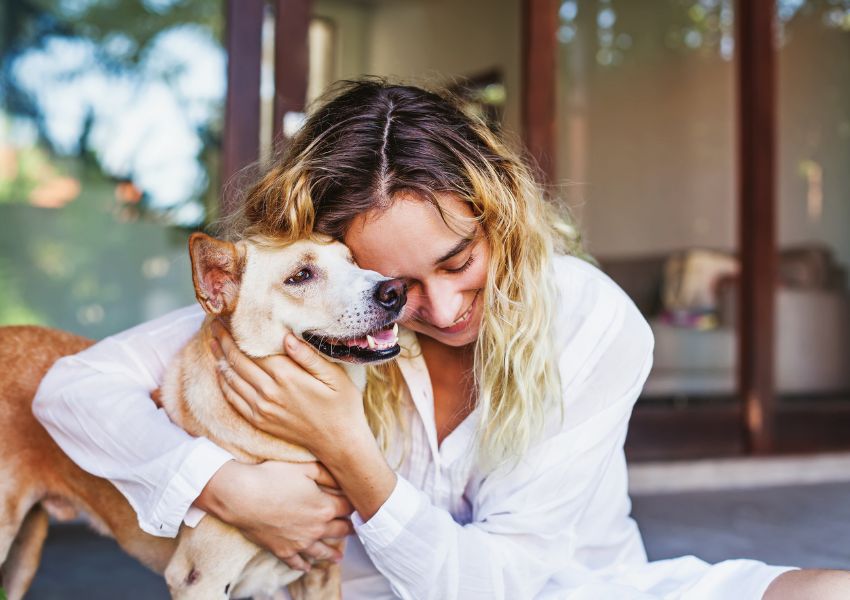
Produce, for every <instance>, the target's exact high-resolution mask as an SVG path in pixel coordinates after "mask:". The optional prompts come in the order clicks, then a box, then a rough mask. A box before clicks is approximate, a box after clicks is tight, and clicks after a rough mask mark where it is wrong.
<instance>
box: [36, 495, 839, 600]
mask: <svg viewBox="0 0 850 600" xmlns="http://www.w3.org/2000/svg"><path fill="white" fill-rule="evenodd" d="M633 501H634V515H635V518H636V519H637V521H638V523H639V524H640V527H641V530H642V531H643V535H644V540H645V542H646V547H647V551H648V553H649V555H650V558H652V559H660V558H670V557H675V556H681V555H684V554H695V555H697V556H699V557H701V558H703V559H705V560H708V561H711V562H715V561H719V560H723V559H726V558H756V559H759V560H763V561H765V562H768V563H772V564H784V565H797V566H804V567H831V568H844V569H850V483H832V484H818V485H809V486H788V487H774V488H763V489H755V490H734V491H711V492H687V493H676V494H655V495H639V496H635V497H634V498H633ZM167 597H168V596H167V593H166V589H165V586H164V585H163V583H162V581H161V580H160V579H159V577H157V576H156V575H153V574H152V573H150V572H149V571H147V570H146V569H145V568H143V567H141V566H139V565H138V564H137V563H136V562H135V561H134V560H133V559H131V558H128V557H126V556H125V555H123V554H122V553H121V551H120V550H119V549H118V547H117V546H116V545H115V543H114V542H112V541H111V540H108V539H104V538H100V537H98V536H97V535H95V534H93V533H91V532H89V531H88V530H86V529H85V528H84V527H82V526H79V525H63V526H56V527H54V528H53V529H52V531H51V534H50V537H49V538H48V542H47V546H46V547H45V550H44V558H43V561H42V566H41V569H40V571H39V573H38V575H37V576H36V579H35V582H34V583H33V587H32V589H31V592H30V594H29V595H28V596H27V598H28V599H30V600H66V599H68V598H86V599H87V600H114V599H115V598H121V600H143V599H144V600H156V599H159V598H163V599H164V598H167Z"/></svg>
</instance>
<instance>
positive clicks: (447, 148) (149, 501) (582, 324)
mask: <svg viewBox="0 0 850 600" xmlns="http://www.w3.org/2000/svg"><path fill="white" fill-rule="evenodd" d="M227 225H228V226H229V231H230V232H231V235H232V237H233V239H234V240H236V243H237V245H238V244H239V243H240V241H239V240H254V239H257V238H267V239H273V240H276V243H278V244H282V245H290V244H297V243H299V240H303V239H305V238H315V236H317V235H325V236H330V237H332V238H333V239H335V240H337V241H344V242H346V244H348V246H349V248H350V250H351V253H352V255H353V257H354V259H355V260H356V262H357V263H358V264H359V265H360V266H361V267H363V268H365V269H373V270H377V271H380V272H381V273H382V274H383V275H385V276H389V277H392V278H393V279H392V281H396V282H399V283H393V284H391V285H388V287H387V289H381V288H380V286H379V288H378V291H377V293H376V297H375V300H376V301H377V302H378V304H381V305H385V304H386V305H390V306H392V307H393V308H394V309H395V308H401V307H400V306H399V305H400V304H401V300H402V299H403V296H402V292H401V289H403V287H402V288H399V287H398V286H399V285H401V286H406V288H407V291H406V298H404V299H406V303H405V305H404V307H403V308H402V310H401V313H400V314H399V316H398V322H399V324H400V325H401V328H400V331H399V342H400V346H401V352H400V354H399V356H398V359H397V360H395V361H392V362H387V363H384V364H382V365H379V366H377V367H370V368H369V370H368V375H367V384H366V388H365V391H364V393H363V394H362V395H361V393H360V391H359V390H358V389H357V387H356V386H355V385H352V382H351V380H350V379H349V378H348V376H347V375H346V373H345V371H344V370H343V369H342V368H341V367H340V365H338V364H335V363H333V362H331V361H328V360H327V359H326V356H325V355H323V354H322V353H320V352H317V351H316V350H315V349H314V347H313V346H312V345H310V344H309V343H305V342H304V341H303V340H302V339H299V336H298V335H292V334H287V335H286V337H285V339H284V340H281V341H282V342H283V349H282V350H283V353H285V356H279V355H276V356H266V357H263V358H252V356H254V355H253V354H252V353H251V352H245V351H244V350H245V348H244V346H245V340H248V341H250V338H251V336H245V335H244V331H241V330H240V328H241V327H242V325H239V326H238V327H236V326H234V327H233V331H232V334H233V335H231V334H230V333H229V332H228V331H227V330H226V328H225V327H223V326H216V327H215V328H214V335H215V341H214V342H211V347H212V350H213V352H214V353H215V354H216V358H217V360H218V364H219V365H220V368H221V370H222V373H223V374H222V376H221V377H219V385H220V387H221V390H222V392H223V394H224V397H225V398H226V399H227V401H228V402H229V403H230V406H232V407H233V409H235V411H237V412H238V414H239V415H240V416H241V418H242V419H244V421H245V423H248V424H250V425H251V426H253V427H254V428H256V429H259V430H261V431H263V432H265V433H267V434H269V435H271V436H273V437H274V438H279V439H281V440H283V441H285V442H288V443H292V444H297V445H300V446H302V447H304V448H306V449H307V450H308V451H309V452H310V453H311V454H312V455H313V456H315V457H316V459H317V460H318V461H319V462H320V463H321V464H322V465H323V467H321V468H320V467H318V466H317V465H314V466H313V467H311V470H310V471H309V473H310V474H309V475H307V477H308V478H309V481H306V482H305V471H304V470H303V468H302V469H300V470H299V469H298V468H296V467H298V466H297V465H295V466H293V465H291V464H286V463H279V462H275V461H267V462H265V463H262V464H260V465H246V464H241V463H238V462H235V461H233V460H231V458H232V457H231V456H229V455H228V454H227V453H226V452H223V451H222V450H221V449H220V448H219V447H217V446H215V445H214V444H212V443H211V442H209V440H205V439H203V438H202V439H199V440H191V439H189V438H181V434H182V432H180V431H179V430H176V428H175V427H174V426H173V425H171V424H170V423H167V422H165V421H164V420H163V419H161V418H159V417H160V416H161V415H157V414H156V409H155V408H154V406H153V404H152V403H150V402H149V400H148V398H147V395H148V393H149V392H150V389H151V387H152V386H155V385H156V384H157V383H158V382H159V380H160V379H161V369H162V365H163V364H164V363H166V362H168V360H169V359H170V357H171V356H173V353H174V351H175V347H177V346H179V341H180V340H185V339H188V338H190V337H192V336H193V335H194V334H195V333H196V332H197V330H198V326H199V321H200V316H199V314H198V313H199V311H198V310H197V309H195V310H194V311H192V310H191V309H190V310H187V311H183V312H181V313H178V314H173V315H169V316H166V317H163V319H162V320H160V321H159V322H156V323H152V324H145V325H142V326H140V327H139V328H137V329H135V330H132V331H130V332H127V333H125V334H120V335H119V336H117V337H116V338H115V339H113V340H107V341H105V342H102V343H101V344H98V345H96V346H94V347H92V348H91V349H90V350H89V351H87V352H86V353H83V354H82V355H78V356H75V357H71V358H69V359H65V360H62V361H60V362H59V363H57V365H56V366H55V367H54V369H53V370H52V371H51V373H49V374H48V376H47V378H46V379H45V382H44V383H43V384H42V387H41V389H40V390H39V395H38V398H37V399H36V403H35V407H34V410H35V412H36V414H37V415H38V417H39V418H40V420H41V421H42V422H43V423H44V424H45V425H46V426H47V428H48V429H49V430H50V432H51V433H52V435H53V436H54V437H55V439H56V440H57V442H59V444H60V445H61V446H62V448H63V449H64V450H65V451H66V452H67V453H68V454H69V456H71V457H72V458H73V459H74V460H76V461H78V462H79V464H80V465H81V466H83V467H84V468H85V469H87V470H89V471H91V472H93V473H95V474H98V475H101V476H106V477H110V478H112V479H113V481H115V482H116V485H117V486H118V487H119V489H121V491H122V492H123V493H124V494H125V495H126V496H127V498H128V499H129V500H130V503H131V504H132V506H133V507H134V508H135V509H136V512H137V513H138V516H139V522H140V525H141V526H142V527H143V528H144V529H145V530H146V531H148V532H150V533H152V534H154V535H160V536H162V535H166V536H168V535H175V534H176V533H177V531H178V529H179V527H180V525H181V522H182V521H183V520H184V519H186V521H187V523H190V524H194V523H196V522H197V519H198V516H199V513H198V511H201V510H203V511H207V512H211V513H213V514H214V515H215V516H217V517H219V518H220V519H221V520H222V521H224V522H226V523H230V524H232V525H234V526H235V527H237V528H239V529H240V530H241V531H242V532H243V533H244V535H245V536H247V537H248V538H249V539H251V540H253V541H255V542H257V543H258V544H260V545H261V546H264V547H266V548H268V549H270V550H271V551H272V552H273V553H274V554H276V555H277V556H278V557H279V558H280V559H281V560H283V561H285V562H286V563H287V564H289V565H290V566H292V567H295V568H300V569H303V570H307V571H309V570H310V569H311V563H312V562H313V561H320V560H324V559H329V558H332V559H335V560H339V559H340V558H341V559H342V560H343V570H342V572H343V582H342V590H343V592H344V594H345V597H346V598H349V599H352V598H353V599H357V598H363V599H366V598H369V599H372V598H391V597H402V598H425V597H431V598H446V599H459V600H460V599H466V598H552V599H554V598H559V599H560V598H564V597H568V596H570V597H576V598H617V599H618V600H619V599H630V600H646V599H647V598H656V597H663V598H668V599H672V598H741V599H749V598H752V599H754V600H759V599H760V598H762V596H763V595H764V594H765V591H766V590H767V589H768V586H771V589H773V590H775V589H780V590H782V592H783V593H785V592H787V591H789V590H791V591H794V590H796V591H800V590H802V591H803V592H805V591H806V590H809V591H811V590H813V589H822V588H818V587H816V586H815V587H808V588H807V587H806V585H807V583H806V581H810V580H813V579H814V577H811V576H810V575H811V574H809V573H808V572H802V574H798V573H790V576H786V575H785V574H786V572H788V571H790V570H792V569H791V568H789V567H775V566H769V565H765V564H764V563H761V562H758V561H752V560H735V561H725V562H722V563H719V564H717V565H709V564H707V563H705V562H704V561H701V560H699V559H697V558H695V557H682V558H678V559H671V560H665V561H657V562H648V561H647V558H646V554H645V552H644V549H643V544H642V541H641V538H640V534H639V532H638V530H637V527H636V525H635V523H634V521H633V520H632V519H631V518H630V516H629V508H630V503H629V499H628V495H627V482H626V465H625V456H624V454H623V442H624V439H625V436H626V432H627V426H628V420H629V416H630V414H631V409H632V406H633V404H634V402H635V401H636V400H637V397H638V395H639V394H640V391H641V388H642V386H643V384H644V382H645V380H646V377H647V375H648V373H649V370H650V368H651V366H652V352H653V346H654V340H653V337H652V333H651V330H650V328H649V326H648V324H647V322H646V320H645V319H644V318H643V317H642V316H641V314H640V312H639V311H638V309H637V307H636V306H635V305H634V303H633V302H632V301H631V300H630V299H629V297H628V296H627V295H626V294H625V293H624V292H623V290H622V289H620V288H619V287H618V286H617V285H616V284H615V283H614V282H613V281H612V280H611V279H610V278H608V277H607V276H606V275H605V274H604V273H602V272H601V271H600V270H599V269H597V268H596V267H595V266H593V265H592V264H591V263H590V262H588V261H585V260H582V259H581V258H580V257H579V255H580V244H579V241H578V236H577V234H576V231H575V229H574V228H573V227H572V226H571V223H570V221H569V219H568V218H567V217H566V215H561V214H559V213H558V212H557V211H556V209H555V208H554V206H553V205H552V204H550V203H547V202H546V201H545V197H544V194H543V193H542V191H541V190H540V188H539V186H538V185H537V184H536V183H535V181H534V178H533V177H532V175H531V171H530V169H529V167H528V166H527V165H525V164H524V162H523V161H522V160H521V158H520V157H519V156H518V154H517V153H516V152H515V151H513V150H511V149H510V148H509V147H508V146H507V145H506V144H505V143H503V142H502V141H501V140H500V139H499V138H498V137H497V136H496V135H495V134H494V133H493V132H492V131H490V130H489V129H488V128H487V126H486V125H485V123H483V122H482V121H480V120H478V119H477V118H475V117H473V116H470V115H468V114H467V113H465V112H464V111H463V110H462V109H461V108H459V107H458V104H457V103H456V102H455V101H454V100H453V99H452V98H450V97H447V96H443V95H441V94H439V93H435V92H430V91H427V90H423V89H421V88H416V87H412V86H403V85H393V84H390V83H387V82H385V81H383V80H377V79H365V80H359V81H354V82H344V83H342V84H340V85H339V86H337V87H336V89H335V90H334V91H333V92H332V93H331V95H329V96H328V97H327V98H325V99H324V100H323V102H322V103H321V104H320V105H319V106H318V107H317V108H316V110H315V111H314V112H313V113H312V114H311V116H310V117H309V118H308V119H307V122H306V123H305V125H304V127H303V128H302V129H301V130H300V131H299V133H298V134H297V136H296V137H295V139H294V140H293V141H292V143H291V145H290V146H289V148H288V150H287V153H286V154H285V155H284V156H283V157H281V158H280V159H279V160H278V161H277V162H276V163H275V164H274V165H273V166H272V167H271V168H270V169H269V170H268V172H267V173H266V174H265V175H264V177H263V178H262V179H261V181H260V182H259V183H258V184H257V185H256V186H255V187H254V188H253V189H252V190H250V192H249V193H248V194H247V196H246V199H245V202H244V204H243V205H242V207H241V208H240V210H239V211H238V212H237V213H236V215H235V216H233V217H232V219H231V220H230V222H229V223H228V224H227ZM261 271H262V269H261V270H258V271H257V272H261ZM302 271H303V272H302ZM308 272H309V275H308ZM367 272H368V271H367ZM269 273H270V274H272V276H271V278H270V279H271V280H272V283H268V285H276V284H277V283H278V282H279V281H281V280H283V281H286V280H288V279H289V278H292V283H291V284H289V285H292V286H297V288H300V289H303V290H305V295H304V296H303V299H304V300H305V301H304V302H303V303H302V304H301V305H300V308H299V309H298V310H299V311H300V310H304V311H305V312H306V313H309V311H310V310H311V308H312V305H314V304H317V305H318V304H321V302H322V301H323V298H321V297H320V296H319V295H314V296H312V297H309V298H308V296H307V294H306V290H308V289H309V288H308V287H307V286H309V285H310V282H311V281H312V279H311V278H312V275H313V271H311V270H310V269H309V268H308V267H307V266H305V265H293V267H292V269H290V270H289V271H287V275H285V276H282V277H277V276H275V275H274V272H273V271H271V270H267V274H269ZM268 278H269V277H268V276H267V277H266V279H268ZM243 285H244V282H243ZM284 285H285V284H284ZM384 309H387V306H384ZM224 316H225V317H226V315H224ZM355 316H357V315H355ZM376 323H377V324H378V325H379V327H378V330H382V328H381V327H380V322H379V321H378V322H376ZM247 326H250V324H248V325H247ZM254 326H256V327H258V335H261V334H267V332H268V329H269V328H268V327H263V326H262V325H256V324H255V325H254ZM305 329H306V330H308V331H309V330H310V328H309V327H307V328H305ZM383 331H386V330H383ZM296 333H297V331H296ZM328 333H329V335H331V336H332V337H335V338H336V339H335V341H341V340H342V339H345V336H342V335H341V334H340V336H339V337H338V338H337V337H336V334H334V333H333V332H328ZM369 335H371V336H372V338H373V340H374V342H375V344H376V346H377V343H378V338H379V337H380V338H381V339H384V336H387V337H389V334H387V333H382V334H380V335H379V336H375V335H373V334H372V333H371V332H370V333H369ZM302 337H304V336H302ZM234 340H236V342H237V343H235V342H234ZM272 343H273V345H274V344H277V343H278V340H272ZM366 344H367V346H368V345H370V340H369V338H368V337H367V338H366ZM334 345H335V346H336V345H337V344H334ZM257 356H259V355H257ZM106 380H108V381H109V382H110V383H111V384H112V385H111V388H110V391H109V393H103V392H102V391H101V389H100V387H101V386H100V382H101V381H106ZM130 406H132V408H133V410H132V411H128V410H126V409H127V407H130ZM130 412H132V414H133V415H134V418H133V419H132V420H130V419H129V418H128V417H127V415H128V414H130ZM240 423H241V422H240ZM129 430H133V431H134V432H136V435H135V436H134V437H133V438H132V439H127V438H126V437H125V436H124V435H123V432H124V431H129ZM139 432H141V434H140V433H139ZM159 440H167V441H168V443H159ZM324 469H327V473H326V472H325V471H324ZM319 483H322V484H328V483H330V484H331V485H336V486H338V488H339V491H340V492H341V493H342V494H343V495H344V496H345V499H346V500H345V502H344V503H345V505H346V506H347V505H348V503H350V506H351V507H352V508H353V510H354V512H353V514H352V515H351V521H350V523H349V522H348V521H346V520H344V519H343V518H342V517H343V515H341V514H340V510H339V507H340V499H339V497H337V496H334V497H333V498H335V500H336V504H331V501H330V500H328V498H327V497H328V496H329V494H327V493H326V492H325V491H324V490H322V489H320V488H319V487H318V485H317V484H319ZM190 505H191V509H190ZM352 530H353V532H354V533H356V538H352V539H351V540H350V542H349V544H348V547H347V550H346V552H345V556H344V558H342V557H340V556H339V553H338V552H337V551H335V550H334V548H333V547H332V546H329V545H328V544H327V543H326V541H327V538H337V537H341V536H343V535H345V534H346V533H348V532H350V531H352ZM827 577H828V578H830V585H832V584H834V589H836V590H839V591H840V590H841V589H844V590H846V589H847V577H846V575H845V574H843V573H832V574H830V575H828V576H827ZM772 582H775V583H772ZM190 583H191V582H190ZM293 592H294V593H295V592H297V590H293Z"/></svg>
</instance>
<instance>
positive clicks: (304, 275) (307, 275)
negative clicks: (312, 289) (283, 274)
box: [284, 269, 313, 284]
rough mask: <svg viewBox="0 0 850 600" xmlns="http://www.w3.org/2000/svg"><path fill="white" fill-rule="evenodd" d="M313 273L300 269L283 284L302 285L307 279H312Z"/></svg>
mask: <svg viewBox="0 0 850 600" xmlns="http://www.w3.org/2000/svg"><path fill="white" fill-rule="evenodd" d="M312 277H313V273H312V271H310V269H301V270H300V271H298V272H297V273H296V274H295V275H292V276H291V277H288V278H287V279H286V281H285V282H284V283H288V284H294V283H304V282H305V281H307V280H308V279H312Z"/></svg>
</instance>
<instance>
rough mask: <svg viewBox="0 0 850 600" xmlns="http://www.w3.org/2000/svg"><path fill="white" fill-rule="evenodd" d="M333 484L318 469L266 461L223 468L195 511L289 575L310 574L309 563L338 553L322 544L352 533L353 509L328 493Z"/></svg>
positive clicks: (311, 465) (337, 557) (336, 556)
mask: <svg viewBox="0 0 850 600" xmlns="http://www.w3.org/2000/svg"><path fill="white" fill-rule="evenodd" d="M335 488H337V484H336V482H335V481H334V479H333V477H331V475H330V473H328V472H327V471H326V470H325V468H324V467H322V466H321V465H319V464H318V463H315V462H312V463H302V464H298V463H284V462H275V461H269V462H264V463H261V464H258V465H248V464H244V463H238V462H236V461H230V462H228V463H225V464H224V465H223V466H222V467H221V468H220V469H219V470H218V471H217V472H216V473H215V475H213V477H212V479H210V481H209V482H208V483H207V485H206V487H205V488H204V490H203V491H202V492H201V495H200V496H198V498H197V499H196V500H195V505H196V506H198V507H199V508H201V509H203V510H205V511H207V512H210V513H212V514H214V515H215V516H216V517H218V518H219V519H221V520H222V521H224V522H225V523H229V524H230V525H233V526H234V527H236V528H237V529H239V530H241V531H242V533H243V534H244V535H245V537H247V538H248V539H250V540H251V541H253V542H254V543H256V544H258V545H260V546H262V547H264V548H266V549H268V550H269V551H270V552H272V553H273V554H274V555H275V556H277V557H278V558H280V559H281V560H282V561H283V562H285V563H286V564H288V565H289V566H290V567H292V568H293V569H298V570H301V571H309V570H310V562H309V560H310V559H313V560H334V561H338V560H340V559H341V558H342V555H341V553H340V552H339V551H338V550H336V549H335V548H333V547H331V546H329V545H328V544H326V543H325V542H324V541H322V540H332V539H339V538H343V537H345V536H347V535H349V534H351V533H352V531H353V530H352V526H351V521H350V520H349V519H348V517H349V515H350V514H351V512H352V510H353V509H352V506H351V504H349V502H348V500H346V498H345V497H344V496H341V495H339V494H338V493H333V492H334V490H335Z"/></svg>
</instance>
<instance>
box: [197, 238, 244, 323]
mask: <svg viewBox="0 0 850 600" xmlns="http://www.w3.org/2000/svg"><path fill="white" fill-rule="evenodd" d="M189 256H190V257H191V259H192V282H193V283H194V284H195V297H196V298H197V299H198V302H199V303H200V304H201V306H202V307H203V308H204V310H205V311H207V312H208V313H210V314H215V315H220V314H229V313H232V312H233V311H234V310H235V309H236V301H237V299H238V298H239V284H240V283H241V281H242V272H243V270H244V268H245V260H244V255H243V254H242V253H240V252H239V249H238V248H237V247H236V246H235V245H234V244H232V243H230V242H225V241H222V240H217V239H216V238H214V237H210V236H208V235H206V234H203V233H197V232H196V233H193V234H192V235H191V236H189Z"/></svg>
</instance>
